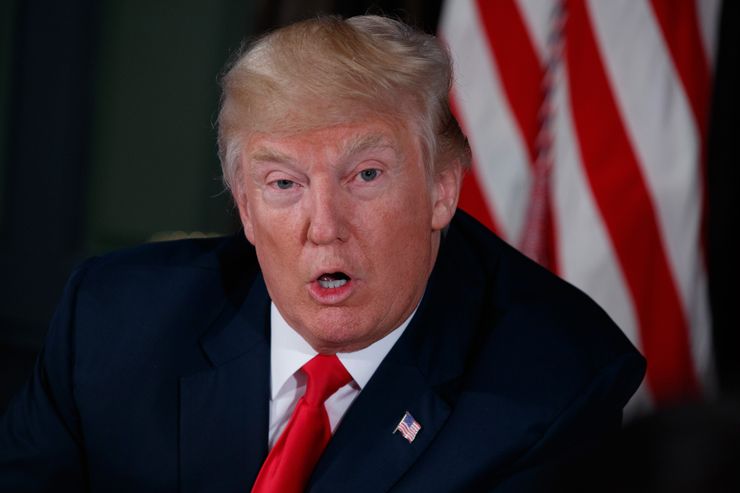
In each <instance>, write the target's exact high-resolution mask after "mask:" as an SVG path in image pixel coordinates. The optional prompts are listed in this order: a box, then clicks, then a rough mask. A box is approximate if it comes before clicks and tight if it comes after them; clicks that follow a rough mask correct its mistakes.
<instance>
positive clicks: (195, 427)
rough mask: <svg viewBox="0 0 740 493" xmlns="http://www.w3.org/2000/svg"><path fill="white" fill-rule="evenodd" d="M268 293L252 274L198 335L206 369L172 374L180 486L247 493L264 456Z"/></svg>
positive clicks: (190, 489)
mask: <svg viewBox="0 0 740 493" xmlns="http://www.w3.org/2000/svg"><path fill="white" fill-rule="evenodd" d="M268 317H269V298H268V296H267V290H266V289H265V285H264V281H263V280H262V278H261V276H259V275H257V276H256V278H255V280H254V282H253V283H252V286H251V289H250V290H249V292H248V294H247V295H246V297H245V298H244V301H243V303H242V304H241V306H240V307H238V305H236V306H235V305H234V304H233V303H231V302H227V303H226V304H225V307H224V309H223V310H222V311H221V313H220V315H219V316H218V317H217V319H216V320H215V321H214V322H213V324H212V326H211V329H210V330H209V331H208V332H207V333H206V335H205V336H204V337H203V339H202V340H201V344H202V348H203V351H204V353H205V354H206V356H207V357H208V359H209V361H210V363H211V365H212V367H211V368H209V369H207V370H205V371H202V372H199V373H196V374H194V375H190V376H187V377H183V378H181V379H180V444H179V446H180V482H181V485H180V489H181V491H183V492H202V491H208V492H221V491H223V492H226V491H247V490H248V488H249V487H250V485H251V484H252V483H253V481H254V479H255V477H256V476H257V473H258V471H259V468H260V466H261V465H262V462H263V460H264V458H265V457H266V455H267V430H268V419H269V417H268V413H269V408H268V402H269V371H270V360H269V358H270V351H269V340H268V336H267V333H268V332H267V326H268V325H267V324H268V320H269V318H268Z"/></svg>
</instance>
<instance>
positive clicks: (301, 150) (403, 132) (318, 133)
mask: <svg viewBox="0 0 740 493" xmlns="http://www.w3.org/2000/svg"><path fill="white" fill-rule="evenodd" d="M416 147H417V143H416V139H414V138H413V137H412V136H411V135H410V133H409V131H408V129H407V128H406V127H405V126H403V125H398V124H391V123H388V122H385V121H382V120H380V121H370V122H354V123H345V124H335V125H328V126H324V127H317V128H310V129H302V130H290V131H285V130H283V131H280V130H278V131H271V132H256V133H254V134H252V135H251V136H250V137H249V138H248V140H247V143H246V145H245V158H246V159H247V160H248V161H252V162H263V161H268V162H275V161H277V162H283V161H287V162H290V161H294V160H298V159H300V157H301V156H303V155H305V154H306V153H311V154H312V155H316V154H318V155H322V156H323V157H326V158H331V159H342V158H349V157H352V156H355V155H358V154H362V153H364V152H371V151H376V150H378V151H380V150H382V151H384V152H386V153H389V152H392V153H393V154H394V156H395V157H397V158H399V159H405V158H407V157H409V156H411V155H414V154H416V152H415V151H416Z"/></svg>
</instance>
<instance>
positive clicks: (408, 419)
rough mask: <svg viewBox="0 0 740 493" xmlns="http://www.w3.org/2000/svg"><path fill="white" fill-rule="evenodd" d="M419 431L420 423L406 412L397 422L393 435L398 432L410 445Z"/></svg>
mask: <svg viewBox="0 0 740 493" xmlns="http://www.w3.org/2000/svg"><path fill="white" fill-rule="evenodd" d="M419 430H421V423H419V422H418V421H416V420H415V419H414V417H413V416H412V415H411V413H410V412H408V411H406V413H405V414H404V415H403V418H401V421H399V423H398V425H397V426H396V429H395V430H393V433H394V434H395V433H396V432H397V431H400V432H401V435H403V437H404V438H405V439H406V440H407V441H408V442H409V443H411V442H413V441H414V438H416V435H417V433H419Z"/></svg>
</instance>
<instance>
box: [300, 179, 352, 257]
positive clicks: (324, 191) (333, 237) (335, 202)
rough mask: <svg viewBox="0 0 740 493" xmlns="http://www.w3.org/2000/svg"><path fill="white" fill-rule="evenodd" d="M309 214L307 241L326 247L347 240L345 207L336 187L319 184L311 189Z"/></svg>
mask: <svg viewBox="0 0 740 493" xmlns="http://www.w3.org/2000/svg"><path fill="white" fill-rule="evenodd" d="M310 208H311V210H310V213H309V225H308V240H309V241H310V242H312V243H314V244H316V245H326V244H330V243H333V242H334V241H345V240H346V239H347V228H346V221H345V214H346V212H347V211H346V207H345V205H344V204H342V201H341V195H340V193H339V190H337V189H336V187H334V186H332V185H330V184H321V185H318V184H317V186H315V187H312V190H311V206H310Z"/></svg>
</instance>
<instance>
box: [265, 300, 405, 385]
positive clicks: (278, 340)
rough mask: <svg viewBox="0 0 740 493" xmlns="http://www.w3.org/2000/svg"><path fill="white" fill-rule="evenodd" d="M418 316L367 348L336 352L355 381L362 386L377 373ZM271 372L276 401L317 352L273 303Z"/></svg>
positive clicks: (271, 311)
mask: <svg viewBox="0 0 740 493" xmlns="http://www.w3.org/2000/svg"><path fill="white" fill-rule="evenodd" d="M414 313H416V310H414V311H413V312H412V313H411V315H409V317H408V318H407V319H406V320H404V321H403V323H402V324H401V325H400V326H399V327H397V328H396V329H394V330H393V331H391V332H390V333H389V334H388V335H386V336H385V337H383V338H382V339H380V340H379V341H375V342H374V343H372V344H370V345H369V346H368V347H366V348H363V349H360V350H359V351H354V352H352V353H337V357H338V358H339V361H341V362H342V364H343V365H344V367H345V368H346V369H347V372H348V373H349V374H350V375H351V376H352V379H353V380H354V381H355V383H356V384H357V385H358V386H359V387H360V390H361V389H362V388H364V387H365V385H367V382H368V381H369V380H370V378H371V377H372V376H373V373H375V370H377V368H378V366H380V363H381V362H382V361H383V358H385V356H386V355H387V354H388V352H389V351H390V350H391V348H392V347H393V345H394V344H395V343H396V341H397V340H398V338H399V337H401V334H403V332H404V330H406V327H407V326H408V325H409V322H410V321H411V319H412V318H413V316H414ZM270 331H271V336H270V373H271V376H272V378H271V380H270V385H271V396H272V399H274V398H275V397H276V396H277V395H278V394H279V393H280V390H281V389H282V388H283V387H284V386H285V383H286V382H287V381H288V379H289V378H290V377H291V376H292V375H293V374H294V373H295V372H296V371H298V370H299V369H300V368H301V367H302V366H303V365H305V364H306V363H307V362H308V361H309V360H310V359H311V358H313V357H314V356H316V355H317V354H318V353H317V352H316V351H315V350H314V349H313V348H312V347H311V345H310V344H308V342H306V340H305V339H303V337H301V336H300V335H299V334H298V332H296V331H295V330H294V329H293V328H292V327H291V326H290V325H288V322H286V321H285V319H284V318H283V316H282V315H281V314H280V311H279V310H278V309H277V307H276V306H275V303H270Z"/></svg>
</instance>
